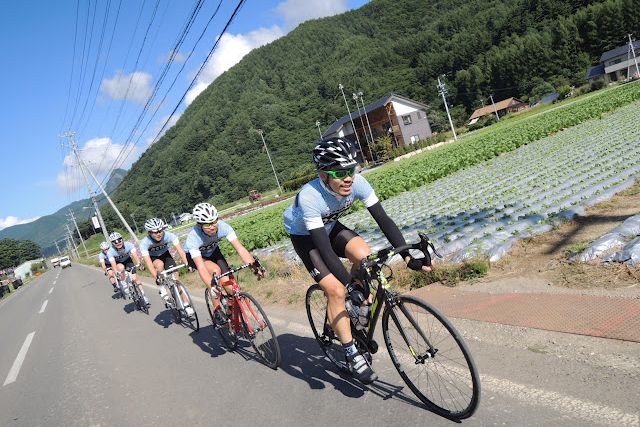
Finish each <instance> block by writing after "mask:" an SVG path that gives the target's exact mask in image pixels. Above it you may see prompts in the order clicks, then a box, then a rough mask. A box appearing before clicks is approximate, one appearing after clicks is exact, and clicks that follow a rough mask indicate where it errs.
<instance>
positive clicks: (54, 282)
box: [52, 277, 57, 285]
mask: <svg viewBox="0 0 640 427" xmlns="http://www.w3.org/2000/svg"><path fill="white" fill-rule="evenodd" d="M56 279H57V277H56ZM55 284H56V280H54V281H53V283H52V285H55Z"/></svg>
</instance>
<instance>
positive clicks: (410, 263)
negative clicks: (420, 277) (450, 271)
mask: <svg viewBox="0 0 640 427" xmlns="http://www.w3.org/2000/svg"><path fill="white" fill-rule="evenodd" d="M407 258H409V259H408V260H407V259H405V261H407V267H409V268H410V269H412V270H413V271H422V272H425V273H426V272H429V271H431V262H430V261H431V260H430V259H427V258H414V257H412V256H411V255H409V256H408V257H407Z"/></svg>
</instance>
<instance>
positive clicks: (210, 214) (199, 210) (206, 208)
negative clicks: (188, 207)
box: [193, 202, 218, 224]
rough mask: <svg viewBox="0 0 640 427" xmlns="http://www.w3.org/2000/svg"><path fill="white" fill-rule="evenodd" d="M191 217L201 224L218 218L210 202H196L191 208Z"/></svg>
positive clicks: (216, 211)
mask: <svg viewBox="0 0 640 427" xmlns="http://www.w3.org/2000/svg"><path fill="white" fill-rule="evenodd" d="M193 218H194V219H195V220H196V222H199V223H202V224H206V223H210V222H215V221H216V220H217V219H218V210H217V209H216V208H215V207H214V206H213V205H212V204H211V203H207V202H203V203H198V204H197V205H195V207H194V208H193Z"/></svg>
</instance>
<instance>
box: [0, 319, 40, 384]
mask: <svg viewBox="0 0 640 427" xmlns="http://www.w3.org/2000/svg"><path fill="white" fill-rule="evenodd" d="M35 334H36V332H35V331H33V332H31V333H30V334H29V335H27V338H26V339H25V340H24V344H22V348H21V349H20V351H19V352H18V356H16V360H15V361H14V362H13V366H11V370H9V375H7V379H6V380H4V384H2V386H3V387H4V386H6V385H7V384H11V383H12V382H14V381H15V380H16V378H18V373H19V372H20V368H21V367H22V362H24V358H25V356H26V355H27V351H29V346H30V345H31V341H32V340H33V336H34V335H35Z"/></svg>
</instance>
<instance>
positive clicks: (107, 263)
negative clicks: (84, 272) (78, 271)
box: [98, 251, 111, 268]
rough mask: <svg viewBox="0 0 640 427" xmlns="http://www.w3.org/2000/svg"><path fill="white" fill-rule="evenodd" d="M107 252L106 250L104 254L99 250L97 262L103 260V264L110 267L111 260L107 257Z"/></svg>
mask: <svg viewBox="0 0 640 427" xmlns="http://www.w3.org/2000/svg"><path fill="white" fill-rule="evenodd" d="M108 253H109V252H108V251H107V253H106V254H105V253H104V252H100V253H99V254H98V262H100V261H102V260H104V265H105V266H106V267H107V268H109V267H111V262H110V261H109V257H108V256H107V254H108Z"/></svg>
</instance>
